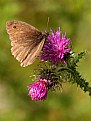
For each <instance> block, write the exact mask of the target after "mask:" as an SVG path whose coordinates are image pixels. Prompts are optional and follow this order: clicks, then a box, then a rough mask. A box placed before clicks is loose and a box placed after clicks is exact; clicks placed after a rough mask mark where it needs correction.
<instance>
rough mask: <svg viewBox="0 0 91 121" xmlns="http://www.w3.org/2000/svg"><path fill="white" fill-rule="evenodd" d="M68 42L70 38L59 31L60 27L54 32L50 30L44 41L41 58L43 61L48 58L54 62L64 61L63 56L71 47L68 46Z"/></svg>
mask: <svg viewBox="0 0 91 121" xmlns="http://www.w3.org/2000/svg"><path fill="white" fill-rule="evenodd" d="M69 44H70V39H69V38H66V35H64V34H62V33H61V32H60V28H58V30H57V31H56V32H55V33H54V32H53V31H51V35H49V36H48V40H47V41H46V42H45V45H44V48H43V53H42V55H41V59H43V60H44V61H47V60H50V61H52V62H53V63H54V64H56V63H57V62H60V61H61V62H63V63H66V62H65V59H64V56H65V54H67V53H69V52H70V50H71V48H68V45H69Z"/></svg>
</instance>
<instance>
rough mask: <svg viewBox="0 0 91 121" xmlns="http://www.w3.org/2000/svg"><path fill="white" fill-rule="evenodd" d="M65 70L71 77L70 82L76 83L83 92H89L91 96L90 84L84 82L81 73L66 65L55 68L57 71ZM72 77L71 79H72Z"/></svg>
mask: <svg viewBox="0 0 91 121" xmlns="http://www.w3.org/2000/svg"><path fill="white" fill-rule="evenodd" d="M65 70H66V71H67V72H68V73H70V75H71V78H70V82H72V83H76V84H77V86H78V85H79V86H80V88H81V89H82V90H83V91H84V92H87V91H88V92H89V96H91V86H90V85H89V83H88V82H86V80H85V79H83V78H82V77H81V75H80V74H79V72H78V71H76V69H75V68H74V69H71V68H67V67H60V68H58V69H57V71H65ZM72 78H73V80H72ZM71 80H72V81H71Z"/></svg>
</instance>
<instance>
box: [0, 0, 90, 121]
mask: <svg viewBox="0 0 91 121" xmlns="http://www.w3.org/2000/svg"><path fill="white" fill-rule="evenodd" d="M48 17H49V18H50V22H49V26H48V31H49V29H50V28H53V29H54V30H55V29H56V28H57V27H59V26H60V27H61V30H62V31H63V32H66V33H67V36H68V37H70V38H71V40H72V44H73V50H74V51H75V52H76V53H78V52H80V51H82V50H87V51H88V53H87V55H86V56H85V57H84V59H82V60H81V61H80V63H79V68H78V70H79V71H80V73H81V74H82V75H83V77H84V78H86V79H87V81H89V83H91V0H0V121H91V99H90V97H89V96H88V93H84V92H83V91H82V90H81V89H80V88H79V87H76V85H70V84H67V83H66V84H64V85H63V92H62V93H61V92H60V91H56V92H51V91H49V94H48V98H47V100H46V101H31V98H30V97H28V95H27V94H28V90H27V85H28V84H29V83H32V80H31V78H30V76H31V75H33V72H32V70H33V69H35V68H37V66H36V65H37V61H36V62H35V64H33V65H30V66H28V67H26V68H22V67H20V64H19V62H18V61H16V59H14V57H13V56H12V55H11V52H10V48H11V47H10V40H9V37H8V35H7V33H6V21H8V20H12V19H13V20H14V19H16V20H21V21H25V22H27V23H30V24H32V25H33V26H35V27H36V28H38V29H39V30H40V31H43V30H44V29H45V28H46V24H47V18H48Z"/></svg>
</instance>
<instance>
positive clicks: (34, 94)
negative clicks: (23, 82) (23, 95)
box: [28, 79, 48, 100]
mask: <svg viewBox="0 0 91 121" xmlns="http://www.w3.org/2000/svg"><path fill="white" fill-rule="evenodd" d="M28 89H29V93H28V95H29V96H31V98H32V100H45V99H46V98H47V92H48V81H47V80H46V79H39V81H37V82H35V83H33V84H30V85H28Z"/></svg>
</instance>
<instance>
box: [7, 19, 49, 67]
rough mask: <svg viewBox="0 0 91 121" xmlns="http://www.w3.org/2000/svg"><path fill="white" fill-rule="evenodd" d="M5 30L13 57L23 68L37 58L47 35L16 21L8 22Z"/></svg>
mask: <svg viewBox="0 0 91 121" xmlns="http://www.w3.org/2000/svg"><path fill="white" fill-rule="evenodd" d="M6 30H7V33H8V34H9V38H10V40H11V46H12V48H11V52H12V54H13V55H14V57H15V58H16V59H17V60H18V61H19V62H20V63H21V66H23V67H25V66H28V65H30V64H32V63H33V62H34V61H35V59H36V57H38V56H39V54H40V52H41V50H42V47H43V45H44V42H45V40H46V39H47V37H48V33H46V32H40V31H39V30H38V29H36V28H35V27H33V26H31V25H30V24H27V23H25V22H22V21H17V20H12V21H8V22H7V24H6Z"/></svg>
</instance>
